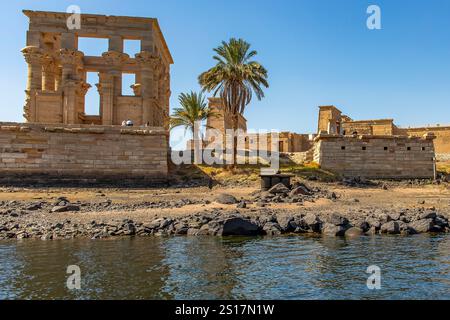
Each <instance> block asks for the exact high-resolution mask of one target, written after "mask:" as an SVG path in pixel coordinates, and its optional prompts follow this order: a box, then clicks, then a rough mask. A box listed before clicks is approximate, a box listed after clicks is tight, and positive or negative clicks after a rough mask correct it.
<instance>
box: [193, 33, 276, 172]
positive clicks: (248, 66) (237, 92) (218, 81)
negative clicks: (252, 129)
mask: <svg viewBox="0 0 450 320" xmlns="http://www.w3.org/2000/svg"><path fill="white" fill-rule="evenodd" d="M214 51H215V53H216V54H217V55H215V56H214V57H213V59H214V60H216V61H217V64H216V65H215V66H214V67H212V68H211V69H209V70H208V71H206V72H204V73H202V74H201V75H200V76H199V78H198V80H199V83H200V85H201V86H202V88H203V90H204V91H208V92H211V91H213V92H214V96H217V94H219V96H220V98H221V99H222V103H223V105H224V107H225V108H226V110H227V111H228V112H229V113H230V114H231V115H232V118H233V121H232V122H233V130H234V132H236V130H237V129H238V119H239V115H240V114H241V115H242V114H243V113H244V110H245V107H246V106H247V105H248V104H249V103H250V102H251V100H252V97H253V94H255V95H256V97H257V98H258V100H261V99H262V98H263V97H264V91H263V89H262V87H265V88H268V87H269V83H268V82H267V70H266V69H265V68H264V67H263V66H262V65H261V64H260V63H259V62H257V61H253V60H252V58H253V57H255V56H256V55H257V52H256V51H255V50H251V51H250V44H249V43H248V42H246V41H244V40H243V39H238V40H236V39H235V38H231V39H230V40H229V42H228V43H227V42H225V41H222V44H221V45H220V46H219V47H217V48H215V49H214ZM233 150H234V152H233V160H234V161H233V165H234V166H236V159H237V137H234V143H233Z"/></svg>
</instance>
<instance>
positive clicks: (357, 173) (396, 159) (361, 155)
mask: <svg viewBox="0 0 450 320" xmlns="http://www.w3.org/2000/svg"><path fill="white" fill-rule="evenodd" d="M433 139H434V135H432V134H427V135H425V136H424V137H405V136H374V135H360V136H342V135H328V134H320V135H319V136H318V137H317V138H316V140H315V150H314V161H315V162H317V163H318V164H320V166H321V168H323V169H325V170H330V171H333V172H336V173H338V174H341V175H343V176H346V177H365V178H379V179H415V178H418V179H428V178H433V177H434V174H435V159H434V157H435V153H434V144H433Z"/></svg>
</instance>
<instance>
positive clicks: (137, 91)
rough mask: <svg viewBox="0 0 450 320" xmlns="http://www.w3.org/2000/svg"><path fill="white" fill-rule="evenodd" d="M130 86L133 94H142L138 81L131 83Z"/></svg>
mask: <svg viewBox="0 0 450 320" xmlns="http://www.w3.org/2000/svg"><path fill="white" fill-rule="evenodd" d="M130 88H131V89H133V92H134V95H135V96H140V95H141V94H142V92H141V91H142V90H141V89H142V85H141V84H140V83H135V84H132V85H131V86H130Z"/></svg>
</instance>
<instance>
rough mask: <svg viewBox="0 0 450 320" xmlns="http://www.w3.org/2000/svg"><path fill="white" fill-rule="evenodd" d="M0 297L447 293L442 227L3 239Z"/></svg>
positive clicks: (447, 250) (447, 249)
mask: <svg viewBox="0 0 450 320" xmlns="http://www.w3.org/2000/svg"><path fill="white" fill-rule="evenodd" d="M68 265H78V266H79V267H80V268H81V271H82V275H81V276H82V282H81V285H82V288H81V290H68V289H67V287H66V280H67V277H68V275H67V274H66V269H67V266H68ZM369 265H377V266H379V267H380V268H381V272H382V274H381V276H382V278H381V280H382V281H381V284H382V288H381V290H369V289H368V288H367V286H366V281H367V277H368V276H369V275H368V274H367V273H366V269H367V267H368V266H369ZM0 299H450V235H438V236H429V235H423V236H422V235H419V236H412V237H400V236H395V237H394V236H392V237H389V236H374V237H362V238H358V239H351V240H345V239H335V238H322V237H318V238H308V237H302V236H286V237H274V238H270V237H265V238H224V239H221V238H215V237H174V238H127V239H111V240H87V239H76V240H60V241H59V240H58V241H40V240H23V241H11V242H10V241H7V242H0Z"/></svg>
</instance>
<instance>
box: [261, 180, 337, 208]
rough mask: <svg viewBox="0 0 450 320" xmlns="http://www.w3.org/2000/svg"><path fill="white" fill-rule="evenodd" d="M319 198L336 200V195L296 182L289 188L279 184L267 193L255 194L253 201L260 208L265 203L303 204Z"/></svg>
mask: <svg viewBox="0 0 450 320" xmlns="http://www.w3.org/2000/svg"><path fill="white" fill-rule="evenodd" d="M319 198H329V199H336V194H334V193H328V192H327V191H324V190H321V189H319V188H311V187H309V186H307V185H306V184H304V183H301V182H296V183H294V184H293V185H292V186H291V188H288V187H286V186H285V185H284V184H282V183H279V184H277V185H275V186H273V187H272V188H271V189H270V190H269V191H262V192H257V193H256V194H255V197H254V201H256V202H257V204H258V205H259V206H260V207H263V206H265V204H267V203H303V202H304V201H314V200H317V199H319Z"/></svg>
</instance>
